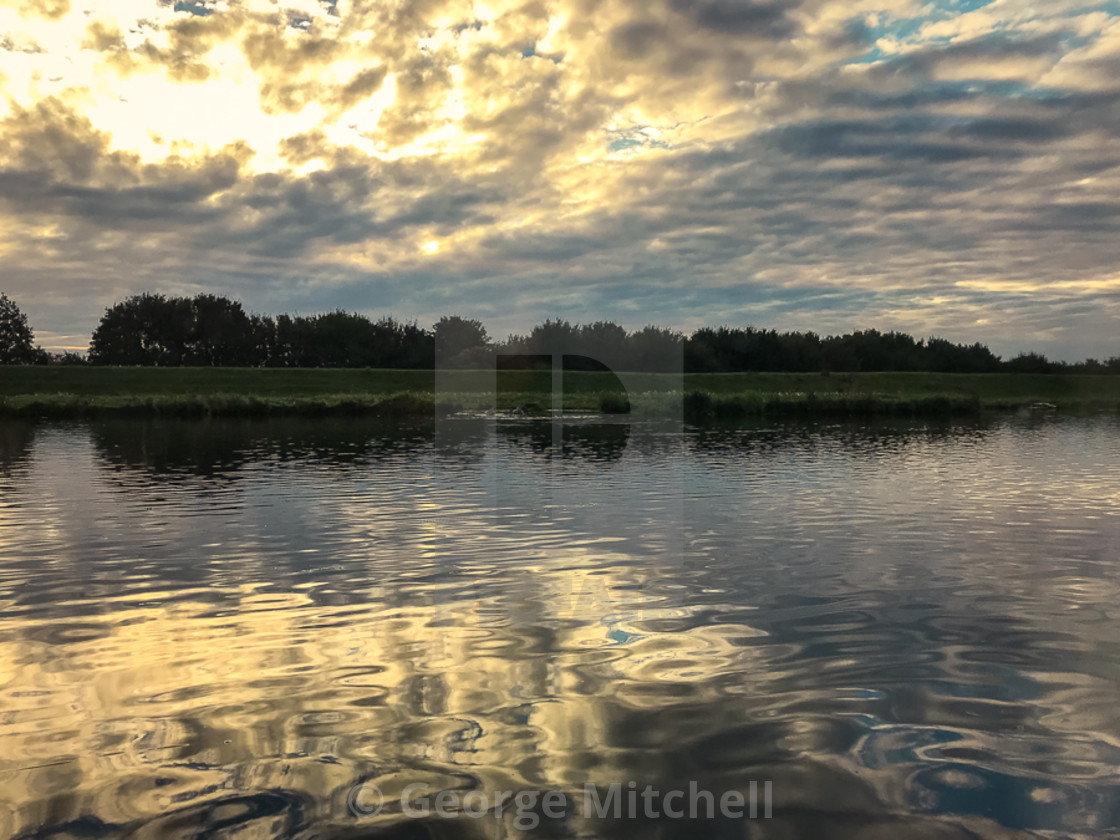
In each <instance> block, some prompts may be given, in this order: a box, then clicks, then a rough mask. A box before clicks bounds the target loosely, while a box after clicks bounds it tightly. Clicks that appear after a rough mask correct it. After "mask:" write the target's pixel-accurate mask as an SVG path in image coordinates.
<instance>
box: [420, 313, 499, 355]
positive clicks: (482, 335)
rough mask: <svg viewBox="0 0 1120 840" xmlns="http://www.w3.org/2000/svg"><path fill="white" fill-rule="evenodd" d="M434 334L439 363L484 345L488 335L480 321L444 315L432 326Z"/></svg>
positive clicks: (487, 340)
mask: <svg viewBox="0 0 1120 840" xmlns="http://www.w3.org/2000/svg"><path fill="white" fill-rule="evenodd" d="M432 333H433V335H434V336H435V348H436V358H437V359H439V361H440V362H441V363H444V364H447V363H450V362H452V361H453V360H454V359H455V358H456V357H457V356H459V355H460V354H463V353H466V352H467V351H470V350H475V348H479V347H483V348H484V347H486V345H487V343H488V342H489V337H488V336H487V335H486V327H484V326H482V322H481V321H476V320H473V319H467V318H462V317H460V316H458V315H444V316H443V317H442V318H440V319H439V323H437V324H436V325H435V326H434V327H433V328H432Z"/></svg>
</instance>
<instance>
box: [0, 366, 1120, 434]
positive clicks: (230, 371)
mask: <svg viewBox="0 0 1120 840" xmlns="http://www.w3.org/2000/svg"><path fill="white" fill-rule="evenodd" d="M626 380H627V384H628V385H629V388H630V391H629V394H627V392H626V391H625V390H624V389H623V388H622V387H621V385H620V382H619V380H618V378H617V377H616V376H615V375H614V374H612V373H609V372H579V373H576V372H570V373H567V374H565V376H564V408H565V410H568V411H578V412H592V413H598V412H601V413H607V414H624V413H627V412H628V411H633V412H634V413H637V414H657V413H659V412H661V413H664V412H666V411H669V410H671V409H672V407H673V405H674V404H678V405H679V402H678V401H679V399H680V396H679V395H680V393H681V390H680V389H681V387H682V379H681V378H680V377H674V376H671V375H663V374H638V375H628V376H627V377H626ZM435 382H436V377H435V374H433V372H432V371H413V370H371V369H357V370H352V369H341V370H340V369H258V368H113V367H62V366H59V367H54V366H51V367H0V415H6V416H24V417H41V416H50V417H83V416H95V415H103V414H138V415H168V416H202V415H206V416H268V415H283V414H294V415H318V414H362V415H373V416H382V417H405V416H423V415H427V416H431V415H432V414H433V412H435V411H437V410H438V411H440V412H448V411H454V410H461V409H478V410H484V409H488V408H494V407H497V408H498V409H499V410H503V411H511V410H519V411H521V412H523V413H525V414H531V415H540V414H547V413H548V412H549V411H550V410H551V408H552V394H551V387H552V375H551V373H550V372H548V371H503V372H501V373H499V374H497V375H496V378H495V374H494V373H493V372H485V371H441V372H440V374H439V383H440V390H439V394H438V396H437V395H436V393H435ZM495 382H496V383H497V387H496V391H494V390H493V389H494V388H495ZM683 389H684V408H685V417H686V419H689V420H691V421H696V422H704V421H707V420H721V419H728V420H734V419H737V418H744V417H752V416H766V415H877V414H886V415H892V414H893V415H903V414H914V415H951V414H962V413H970V412H976V411H980V410H984V409H1015V408H1021V407H1025V406H1029V405H1031V404H1034V403H1051V404H1053V405H1056V406H1057V407H1058V408H1059V409H1062V410H1085V409H1095V408H1111V409H1115V408H1117V407H1118V406H1120V376H1104V375H1102V376H1090V375H1046V374H1037V375H1036V374H998V373H997V374H937V373H851V374H831V375H825V374H819V373H812V374H810V373H726V374H724V373H720V374H689V375H687V376H685V377H684V378H683ZM495 393H496V398H495V396H494V394H495Z"/></svg>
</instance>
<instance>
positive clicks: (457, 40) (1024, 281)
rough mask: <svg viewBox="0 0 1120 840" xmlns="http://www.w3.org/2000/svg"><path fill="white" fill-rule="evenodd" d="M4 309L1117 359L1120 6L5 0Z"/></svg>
mask: <svg viewBox="0 0 1120 840" xmlns="http://www.w3.org/2000/svg"><path fill="white" fill-rule="evenodd" d="M0 94H2V96H0V291H5V292H7V293H8V295H9V296H11V297H13V298H14V299H15V300H16V301H17V302H18V303H19V304H20V306H21V307H22V308H23V309H24V311H25V312H27V313H28V315H29V317H30V319H31V322H32V325H33V326H34V327H35V328H36V330H37V337H38V339H39V341H41V342H42V343H43V344H44V345H46V346H51V347H63V346H75V347H84V346H85V345H86V344H87V343H88V338H89V333H90V331H91V330H92V329H93V327H94V326H95V325H96V323H97V320H98V318H99V317H100V315H101V313H102V311H103V310H104V308H105V307H106V306H108V305H110V304H111V303H113V302H114V301H117V300H120V299H121V298H123V297H125V296H126V295H128V294H131V293H135V292H140V291H148V290H152V291H160V292H164V293H168V294H192V293H194V292H197V291H202V290H204V291H213V292H217V293H221V294H226V295H229V296H231V297H235V298H237V299H239V300H241V301H242V302H243V303H244V304H245V306H246V308H248V309H250V310H253V311H257V312H281V311H288V312H301V313H305V314H309V313H313V312H320V311H325V310H330V309H335V308H344V309H349V310H355V311H360V312H365V313H367V314H370V315H373V316H378V315H382V314H394V315H396V316H399V317H404V318H407V319H413V318H415V319H418V320H419V321H420V323H421V324H424V325H430V324H431V323H432V322H433V321H434V320H435V319H436V318H438V316H439V315H441V314H449V313H460V314H464V315H468V316H471V317H478V318H481V319H482V320H483V321H484V322H485V323H486V324H487V325H488V326H489V327H490V331H491V333H492V334H495V335H498V336H502V335H504V334H506V333H508V332H510V331H516V330H525V329H527V328H528V327H529V326H531V325H532V324H533V323H536V322H538V321H539V320H542V319H543V318H545V317H550V316H561V317H565V318H568V319H570V320H573V321H587V320H592V319H599V318H607V319H613V320H616V321H618V322H619V323H622V324H623V325H625V326H627V327H631V328H636V327H639V326H642V325H643V324H646V323H651V322H652V323H658V324H663V325H667V326H673V327H677V328H680V329H684V330H690V329H693V328H695V327H697V326H700V325H703V324H711V325H717V324H733V325H747V324H754V325H756V326H765V327H776V328H779V329H813V330H816V331H818V332H822V333H830V332H839V331H845V330H849V329H854V328H863V327H877V328H879V329H884V330H886V329H901V330H905V331H907V332H911V333H913V334H915V335H918V336H928V335H942V336H945V337H947V338H951V339H954V340H968V341H975V340H982V341H985V342H987V343H989V344H990V345H991V346H992V347H993V348H994V349H995V350H996V351H997V352H1000V353H1003V354H1004V355H1008V354H1014V353H1015V352H1018V351H1019V350H1024V349H1039V350H1042V351H1044V352H1047V353H1049V354H1051V355H1053V356H1055V357H1058V358H1070V359H1079V358H1083V357H1085V356H1087V355H1100V356H1110V355H1118V354H1120V335H1118V333H1117V330H1116V326H1117V324H1118V316H1120V259H1118V257H1120V236H1117V227H1118V223H1120V144H1118V143H1117V139H1118V134H1120V2H1116V0H1107V2H1101V3H1093V2H1072V1H1071V0H1046V2H1041V0H995V1H994V2H990V3H985V2H983V0H933V2H920V0H641V1H640V2H639V0H625V2H622V1H621V0H487V2H474V3H471V2H469V0H415V2H407V0H405V1H404V2H401V1H400V0H220V2H212V0H14V5H13V2H12V0H8V2H6V3H5V4H4V8H2V9H0Z"/></svg>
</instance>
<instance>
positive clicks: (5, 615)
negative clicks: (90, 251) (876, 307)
mask: <svg viewBox="0 0 1120 840" xmlns="http://www.w3.org/2000/svg"><path fill="white" fill-rule="evenodd" d="M491 435H496V436H495V437H491ZM552 441H553V439H552V430H551V427H548V426H538V425H535V424H533V423H532V422H529V421H508V422H502V423H500V424H499V425H498V427H497V430H496V433H495V432H494V431H493V429H491V428H488V427H487V426H486V424H485V423H483V422H479V421H475V422H472V421H463V422H462V423H461V424H460V425H459V426H458V427H457V431H456V433H455V434H453V435H451V436H450V437H448V438H447V439H441V440H440V441H439V442H438V444H437V441H436V440H435V439H434V438H433V435H432V433H431V430H430V428H428V429H424V428H417V429H401V428H400V427H395V428H393V429H388V428H385V427H377V426H370V425H369V424H368V423H363V422H361V421H358V420H316V421H306V420H304V421H268V422H263V421H262V422H220V423H219V422H205V421H184V422H164V423H149V422H136V421H127V422H125V421H121V422H111V423H97V424H92V425H88V426H86V425H61V426H42V427H39V428H33V427H29V426H13V425H2V426H0V492H2V496H0V551H2V554H0V793H2V794H3V795H0V837H7V836H13V837H15V836H18V837H109V838H117V837H122V838H123V837H136V838H149V837H150V838H157V837H158V838H163V837H173V838H185V837H223V838H224V837H238V838H265V837H299V838H312V837H315V838H334V837H339V838H350V837H373V836H376V837H402V838H404V837H450V838H459V837H463V838H467V837H515V836H522V834H521V832H519V830H518V828H517V827H516V826H515V825H514V822H513V821H512V820H511V819H510V815H509V814H507V815H505V816H503V817H501V818H499V817H496V816H493V815H490V816H488V817H486V818H483V819H467V818H439V817H431V818H429V819H412V818H407V817H405V816H404V815H402V814H401V813H400V808H399V805H395V802H396V798H397V797H398V796H399V794H400V792H401V790H402V789H403V788H404V787H405V786H406V785H408V784H411V783H416V782H425V783H427V784H429V785H430V786H431V790H432V791H433V792H434V791H439V790H454V791H458V792H460V793H463V792H466V791H479V792H481V793H487V794H490V793H493V792H495V791H516V790H537V791H544V790H552V789H555V790H560V791H564V792H566V793H567V794H568V795H570V796H572V797H573V799H574V798H575V797H576V796H578V795H579V794H580V792H581V791H582V790H583V788H584V786H585V785H587V784H591V785H595V786H598V788H599V789H604V790H605V789H606V788H607V787H608V786H609V785H611V784H612V783H616V782H620V783H622V784H623V785H624V786H625V785H626V783H627V782H629V781H631V780H634V781H636V782H637V784H638V785H639V786H644V785H646V784H649V785H652V786H654V787H655V788H657V789H658V790H660V791H666V790H670V789H674V788H677V789H684V790H687V789H688V786H689V783H690V782H695V783H696V784H697V785H698V786H699V787H701V788H704V789H707V790H712V791H715V792H717V795H718V793H720V792H724V791H728V790H740V791H743V792H744V794H746V793H747V791H748V789H749V785H750V783H751V782H752V781H762V780H771V781H772V782H773V818H772V819H769V820H756V821H749V822H745V821H742V820H734V819H724V818H718V817H717V818H716V819H713V820H702V821H701V822H702V824H701V825H697V824H696V823H695V822H692V821H689V820H671V819H665V818H662V819H656V820H655V819H636V820H630V819H622V820H610V819H605V820H599V819H591V820H587V819H583V817H582V815H581V814H580V812H579V811H578V809H574V808H571V809H568V815H567V817H565V818H563V819H557V820H550V819H548V818H547V817H545V818H543V819H542V821H541V823H540V825H539V826H538V827H537V828H535V829H534V830H532V831H529V832H528V834H529V835H530V836H542V837H545V836H549V837H553V836H564V837H568V836H570V837H659V838H660V837H701V836H703V837H752V838H753V837H761V838H791V837H806V838H816V837H840V838H845V837H852V838H854V837H860V838H864V837H868V838H870V837H875V838H878V837H892V838H893V837H917V838H927V837H928V838H958V837H960V838H963V837H992V838H1006V837H1026V836H1039V837H1041V836H1046V837H1057V836H1060V837H1070V836H1084V837H1090V836H1099V837H1105V836H1112V835H1114V834H1115V833H1117V832H1120V772H1118V771H1117V768H1118V767H1120V715H1118V714H1117V712H1116V710H1117V708H1120V644H1118V642H1120V606H1118V604H1120V601H1118V599H1117V595H1118V593H1120V572H1118V571H1117V569H1116V560H1117V546H1118V544H1120V543H1118V539H1117V538H1118V536H1120V463H1118V462H1117V459H1116V455H1115V453H1116V451H1117V443H1118V441H1120V426H1118V424H1117V423H1116V422H1115V421H1114V420H1112V419H1111V418H1095V419H1048V420H1045V421H1041V422H1036V421H1031V420H1029V419H1011V420H1002V421H999V422H995V423H990V424H989V423H974V424H969V425H946V426H909V427H907V426H873V427H868V426H860V427H856V426H842V425H807V426H790V427H782V428H747V429H740V430H710V429H709V430H705V431H694V432H689V433H688V434H687V435H685V437H684V439H683V441H681V440H675V441H662V442H661V443H660V444H659V443H656V441H657V438H656V437H655V436H648V435H644V436H634V435H631V433H630V429H629V427H628V426H626V424H625V423H621V424H620V423H606V424H599V423H594V422H584V423H576V424H573V425H571V426H570V427H568V428H566V429H565V431H564V434H563V438H562V445H561V447H560V449H559V451H557V450H554V449H553V443H552ZM651 441H654V442H653V443H651ZM673 444H678V445H673ZM680 444H683V445H680ZM495 465H497V467H496V470H495ZM495 471H496V472H497V473H498V474H500V476H501V490H502V492H501V493H498V494H495V493H494V492H493V487H492V486H489V485H488V484H487V482H488V481H489V479H485V478H483V477H482V476H484V475H488V474H492V473H493V472H495ZM545 478H547V480H548V481H552V482H559V483H560V484H561V485H563V487H565V488H568V489H569V490H570V491H571V492H570V493H569V494H568V496H566V497H565V498H566V499H568V502H567V503H566V504H565V505H564V506H563V507H558V506H555V505H553V506H552V507H551V508H549V507H548V506H547V505H543V504H542V503H541V498H542V497H541V495H540V493H539V487H540V485H541V484H542V482H543V481H544V480H545ZM682 488H683V491H684V492H683V496H684V504H685V511H684V513H685V516H684V518H683V522H684V523H685V524H684V525H683V533H673V534H670V533H667V532H668V531H669V530H681V529H682V526H681V520H680V519H679V518H677V519H675V518H671V517H664V516H661V515H659V513H658V511H659V510H660V508H659V507H658V505H657V504H656V503H654V504H651V503H650V502H651V500H653V502H656V501H657V500H658V499H659V498H661V497H662V496H664V497H665V498H669V497H670V496H672V495H674V494H677V495H679V494H680V491H681V490H682ZM624 514H625V515H624ZM671 545H676V546H678V549H676V550H667V548H666V547H667V546H671ZM680 546H683V550H681V549H680V548H679V547H680ZM362 782H365V783H368V784H371V785H372V784H376V785H377V786H378V787H379V788H380V790H381V792H382V794H383V795H384V798H385V799H386V800H387V802H388V805H387V806H386V807H385V808H384V810H383V811H382V812H381V813H379V814H378V815H377V816H374V817H356V816H355V815H354V813H353V812H352V811H351V809H350V807H349V806H348V796H349V795H350V792H351V790H352V789H353V788H354V786H355V785H356V784H358V783H362Z"/></svg>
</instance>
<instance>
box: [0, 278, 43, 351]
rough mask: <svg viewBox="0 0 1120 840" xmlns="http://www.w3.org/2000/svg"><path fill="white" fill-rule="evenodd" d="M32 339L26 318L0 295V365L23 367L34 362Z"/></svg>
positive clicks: (12, 302) (10, 301)
mask: <svg viewBox="0 0 1120 840" xmlns="http://www.w3.org/2000/svg"><path fill="white" fill-rule="evenodd" d="M34 339H35V334H34V333H33V332H32V331H31V327H29V326H28V325H27V316H26V315H24V314H23V312H22V311H21V310H20V308H19V307H18V306H16V304H15V302H14V301H13V300H12V299H11V298H9V297H8V296H7V295H6V294H3V293H0V364H2V365H24V364H29V363H31V362H33V361H35V360H36V352H35V346H34V345H33V344H32V342H33V341H34Z"/></svg>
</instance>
